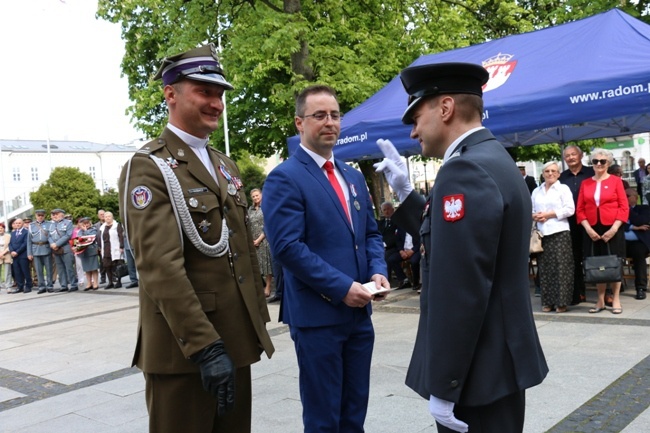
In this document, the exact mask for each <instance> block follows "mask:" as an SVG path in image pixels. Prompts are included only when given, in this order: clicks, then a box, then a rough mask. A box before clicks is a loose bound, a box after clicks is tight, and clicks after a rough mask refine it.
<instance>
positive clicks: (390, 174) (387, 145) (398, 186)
mask: <svg viewBox="0 0 650 433" xmlns="http://www.w3.org/2000/svg"><path fill="white" fill-rule="evenodd" d="M377 146H379V149H381V151H382V153H383V154H384V156H385V158H384V159H383V161H382V162H378V163H376V164H373V167H375V171H376V172H377V173H384V176H385V177H386V181H387V182H388V184H389V185H390V186H391V188H393V191H395V193H396V194H397V197H398V198H399V201H404V200H406V197H408V195H409V194H410V193H411V191H413V185H411V181H410V180H409V173H408V170H407V169H406V164H404V161H403V160H402V157H401V156H399V153H398V152H397V149H395V146H393V143H391V142H390V140H383V139H381V138H380V139H379V140H377Z"/></svg>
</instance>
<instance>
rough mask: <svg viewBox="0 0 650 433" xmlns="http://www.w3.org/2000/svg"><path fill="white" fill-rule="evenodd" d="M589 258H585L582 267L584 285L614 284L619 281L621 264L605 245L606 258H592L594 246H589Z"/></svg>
mask: <svg viewBox="0 0 650 433" xmlns="http://www.w3.org/2000/svg"><path fill="white" fill-rule="evenodd" d="M591 254H592V255H591V256H590V257H585V258H584V260H583V262H582V267H583V268H584V271H585V283H592V284H598V283H616V282H619V281H621V277H622V273H623V262H622V261H621V258H620V257H618V256H617V255H613V254H612V253H611V251H610V250H609V244H607V254H608V255H606V256H594V255H593V254H594V244H593V243H592V244H591Z"/></svg>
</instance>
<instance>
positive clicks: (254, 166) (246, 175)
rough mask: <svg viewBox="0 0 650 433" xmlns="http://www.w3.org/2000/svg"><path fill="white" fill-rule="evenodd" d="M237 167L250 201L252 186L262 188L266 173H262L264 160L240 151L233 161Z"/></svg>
mask: <svg viewBox="0 0 650 433" xmlns="http://www.w3.org/2000/svg"><path fill="white" fill-rule="evenodd" d="M235 162H236V163H237V167H239V173H240V174H241V180H242V183H243V184H244V191H245V194H246V199H247V200H249V202H250V193H251V190H252V189H254V188H259V189H262V187H263V186H264V181H265V180H266V174H264V160H263V159H262V158H260V157H257V156H253V155H251V154H249V153H248V152H241V155H240V156H239V157H238V158H237V159H236V161H235Z"/></svg>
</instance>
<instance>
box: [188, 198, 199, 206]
mask: <svg viewBox="0 0 650 433" xmlns="http://www.w3.org/2000/svg"><path fill="white" fill-rule="evenodd" d="M189 204H190V206H192V207H197V206H198V205H199V201H198V200H197V199H195V198H194V197H192V198H190V200H189Z"/></svg>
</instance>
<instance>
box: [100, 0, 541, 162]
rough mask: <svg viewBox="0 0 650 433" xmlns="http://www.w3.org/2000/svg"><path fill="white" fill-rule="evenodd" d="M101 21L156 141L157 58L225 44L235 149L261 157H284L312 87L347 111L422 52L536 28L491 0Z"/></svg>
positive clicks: (146, 13)
mask: <svg viewBox="0 0 650 433" xmlns="http://www.w3.org/2000/svg"><path fill="white" fill-rule="evenodd" d="M477 11H479V12H477ZM486 15H489V16H490V19H489V23H490V25H489V26H485V16H486ZM98 16H100V17H101V18H104V19H106V20H109V21H112V22H116V23H120V24H121V25H122V37H123V39H124V40H125V46H126V54H125V56H124V59H123V62H122V69H123V72H124V74H125V75H126V76H127V78H128V80H129V84H130V97H131V100H132V101H134V104H133V106H131V107H130V108H129V110H128V111H129V114H131V115H132V116H133V117H134V118H135V119H134V120H135V124H136V127H138V128H139V129H141V130H142V131H143V132H145V133H146V134H148V135H149V136H156V135H157V134H158V133H159V132H160V130H161V129H162V127H163V126H164V119H165V117H166V110H165V107H164V103H163V98H162V89H161V85H160V84H159V83H153V82H151V77H152V76H153V74H154V73H155V71H156V69H157V67H158V65H159V64H160V61H159V59H160V58H162V57H164V56H165V55H171V54H175V53H178V52H181V51H183V50H186V49H188V48H190V47H194V46H197V45H198V44H201V43H205V42H209V41H212V42H216V41H220V42H221V46H222V47H223V52H222V55H221V58H222V62H223V64H224V68H225V72H226V75H227V77H228V79H229V81H230V82H231V83H232V84H233V85H234V86H235V89H236V90H234V91H232V92H229V93H228V94H227V95H226V96H227V104H228V123H229V130H230V134H229V136H230V143H231V148H232V150H233V153H234V154H236V153H237V152H238V149H247V150H248V151H250V152H251V153H253V154H257V155H260V156H269V155H272V154H273V153H274V152H276V151H285V143H286V138H287V137H288V136H291V135H294V134H295V133H296V131H295V128H294V126H293V117H294V97H295V95H296V93H297V92H298V91H300V90H301V89H302V88H304V87H305V86H307V85H308V84H311V83H325V84H329V85H331V86H333V87H334V88H335V89H337V91H338V93H339V100H340V103H341V108H342V110H343V111H344V112H345V111H348V110H350V109H352V108H353V107H355V106H356V105H358V104H359V103H361V102H362V101H364V100H365V99H366V98H368V97H369V96H371V95H372V94H373V93H375V92H376V91H377V90H378V89H380V88H381V87H382V86H384V85H385V84H386V83H387V82H388V81H389V80H390V79H392V78H393V77H395V76H396V75H397V74H398V73H399V71H400V70H401V69H402V68H404V67H406V66H408V65H409V64H410V63H411V62H412V61H413V60H415V59H416V58H417V57H418V56H419V55H421V54H423V53H428V52H437V51H445V50H449V49H453V48H458V47H461V46H467V45H470V44H475V43H480V42H484V41H485V40H487V39H489V38H494V37H500V36H502V35H504V34H510V33H518V32H521V31H527V30H532V29H533V26H532V23H530V22H529V21H528V20H527V19H526V17H525V11H524V10H523V9H522V8H520V7H519V6H517V3H516V2H515V1H503V2H493V1H486V0H474V1H469V2H457V1H453V2H445V1H440V0H425V1H416V0H363V1H358V2H350V1H342V0H321V1H300V0H222V1H219V2H215V1H214V0H168V1H162V0H131V1H123V0H100V1H99V9H98ZM221 143H223V136H222V135H221V132H220V133H216V134H213V137H212V144H213V145H216V146H221Z"/></svg>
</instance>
